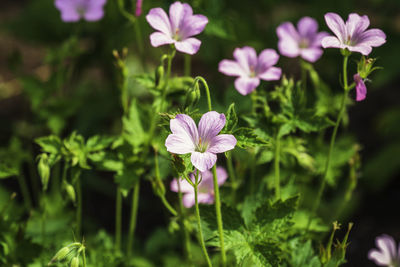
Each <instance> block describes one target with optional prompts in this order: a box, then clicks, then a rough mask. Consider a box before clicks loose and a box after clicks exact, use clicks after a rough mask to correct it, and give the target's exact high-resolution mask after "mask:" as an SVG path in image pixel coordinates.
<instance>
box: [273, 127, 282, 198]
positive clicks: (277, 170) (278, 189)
mask: <svg viewBox="0 0 400 267" xmlns="http://www.w3.org/2000/svg"><path fill="white" fill-rule="evenodd" d="M280 154H281V138H280V136H279V129H278V131H277V132H276V137H275V159H274V169H275V198H276V199H277V200H278V199H280V198H281V184H280V183H281V181H280V166H279V165H280Z"/></svg>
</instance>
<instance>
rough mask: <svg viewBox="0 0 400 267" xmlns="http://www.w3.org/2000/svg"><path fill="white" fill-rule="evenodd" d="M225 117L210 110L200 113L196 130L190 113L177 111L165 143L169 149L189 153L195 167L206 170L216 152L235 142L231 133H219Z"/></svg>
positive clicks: (213, 162) (227, 148)
mask: <svg viewBox="0 0 400 267" xmlns="http://www.w3.org/2000/svg"><path fill="white" fill-rule="evenodd" d="M225 121H226V119H225V115H224V114H222V113H221V114H219V113H218V112H215V111H210V112H207V113H205V114H204V115H203V116H202V117H201V119H200V122H199V128H198V130H197V127H196V124H195V122H194V121H193V119H192V118H191V117H189V116H188V115H185V114H178V115H176V117H175V119H172V120H171V121H170V127H171V131H172V134H170V135H169V136H168V137H167V140H165V146H166V147H167V150H168V151H169V152H171V153H175V154H187V153H191V154H192V156H191V162H192V164H193V166H194V167H196V168H197V169H198V170H199V171H201V172H204V171H206V170H209V169H211V167H212V166H214V164H215V163H216V161H217V155H216V154H217V153H223V152H225V151H228V150H231V149H233V148H234V147H235V145H236V142H237V141H236V138H235V137H234V136H233V135H231V134H220V135H218V133H219V132H220V131H221V130H222V128H223V127H224V126H225Z"/></svg>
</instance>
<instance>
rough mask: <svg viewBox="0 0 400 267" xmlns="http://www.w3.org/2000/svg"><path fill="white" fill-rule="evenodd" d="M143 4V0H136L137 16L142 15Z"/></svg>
mask: <svg viewBox="0 0 400 267" xmlns="http://www.w3.org/2000/svg"><path fill="white" fill-rule="evenodd" d="M142 4H143V0H136V9H135V16H136V17H140V15H142Z"/></svg>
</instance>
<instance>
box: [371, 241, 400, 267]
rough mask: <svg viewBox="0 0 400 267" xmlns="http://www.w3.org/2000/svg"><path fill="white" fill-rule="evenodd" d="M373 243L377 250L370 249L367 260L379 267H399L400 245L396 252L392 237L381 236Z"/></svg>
mask: <svg viewBox="0 0 400 267" xmlns="http://www.w3.org/2000/svg"><path fill="white" fill-rule="evenodd" d="M375 243H376V246H377V247H378V248H379V250H378V249H371V250H370V251H369V252H368V259H370V260H372V261H374V262H375V263H376V264H377V265H379V266H388V267H399V266H400V245H399V250H398V251H397V249H396V243H395V242H394V239H393V237H391V236H388V235H381V236H378V237H377V238H376V239H375Z"/></svg>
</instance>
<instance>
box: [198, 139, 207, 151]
mask: <svg viewBox="0 0 400 267" xmlns="http://www.w3.org/2000/svg"><path fill="white" fill-rule="evenodd" d="M207 148H208V142H202V140H201V137H199V143H198V144H197V146H196V151H197V152H200V153H204V152H206V151H207Z"/></svg>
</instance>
